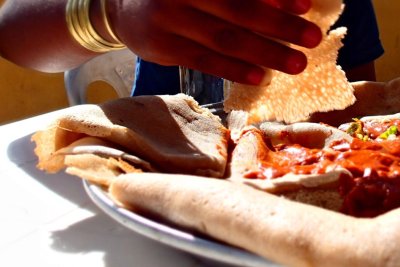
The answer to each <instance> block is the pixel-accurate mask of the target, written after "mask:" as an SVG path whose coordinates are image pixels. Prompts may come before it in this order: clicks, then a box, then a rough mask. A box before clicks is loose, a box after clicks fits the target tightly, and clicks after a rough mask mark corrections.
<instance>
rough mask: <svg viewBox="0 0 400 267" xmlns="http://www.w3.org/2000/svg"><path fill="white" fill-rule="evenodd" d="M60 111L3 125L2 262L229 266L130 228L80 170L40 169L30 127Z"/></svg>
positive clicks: (41, 124) (0, 166) (0, 138)
mask: <svg viewBox="0 0 400 267" xmlns="http://www.w3.org/2000/svg"><path fill="white" fill-rule="evenodd" d="M58 112H59V111H58ZM58 112H52V113H48V114H44V115H41V116H37V117H33V118H30V119H26V120H21V121H18V122H15V123H11V124H6V125H3V126H0V146H1V153H0V160H1V164H0V174H1V176H0V177H1V178H0V181H1V191H0V212H1V213H0V266H40V267H47V266H57V267H61V266H69V267H71V266H73V267H77V266H85V267H90V266H107V267H120V266H121V267H125V266H138V267H168V266H171V267H177V266H179V267H189V266H190V267H201V266H227V265H224V264H219V263H216V262H211V261H209V260H206V259H203V258H200V257H196V256H193V255H191V254H189V253H186V252H183V251H180V250H177V249H175V248H171V247H169V246H167V245H163V244H160V243H158V242H156V241H154V240H151V239H148V238H146V237H143V236H141V235H139V234H137V233H135V232H133V231H131V230H129V229H127V228H125V227H124V226H122V225H120V224H119V223H118V222H116V221H114V220H113V219H111V218H110V217H109V216H108V215H106V214H105V213H103V212H102V211H100V210H99V208H98V207H97V206H95V205H94V204H93V203H92V201H91V200H90V199H89V197H88V196H87V194H86V192H85V191H84V188H83V186H82V181H81V180H80V179H79V178H77V177H73V176H69V175H67V174H65V173H64V172H60V173H58V174H53V175H50V174H46V173H44V172H41V171H39V170H37V169H36V167H35V166H36V163H37V159H36V156H35V155H34V153H33V148H34V144H33V143H32V142H31V141H30V138H31V135H32V133H33V132H35V131H36V130H38V129H41V128H43V127H45V126H46V125H47V124H48V123H49V122H50V121H51V120H52V119H53V118H54V117H55V115H56V114H57V113H58Z"/></svg>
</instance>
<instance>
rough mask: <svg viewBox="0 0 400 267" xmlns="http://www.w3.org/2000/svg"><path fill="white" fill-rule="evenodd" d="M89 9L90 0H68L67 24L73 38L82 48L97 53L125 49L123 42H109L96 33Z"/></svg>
mask: <svg viewBox="0 0 400 267" xmlns="http://www.w3.org/2000/svg"><path fill="white" fill-rule="evenodd" d="M89 7H90V0H68V2H67V5H66V22H67V26H68V30H69V32H70V33H71V35H72V37H73V38H74V39H75V40H76V41H77V42H78V43H79V44H80V45H81V46H83V47H85V48H86V49H88V50H90V51H93V52H96V53H104V52H109V51H113V50H120V49H123V48H125V45H123V44H122V43H121V42H117V43H112V42H109V41H107V40H105V39H104V38H103V37H101V36H100V35H99V34H98V33H97V32H96V30H95V29H94V27H93V25H92V23H91V21H90V17H89ZM107 31H108V30H107Z"/></svg>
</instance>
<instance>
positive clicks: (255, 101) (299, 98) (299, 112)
mask: <svg viewBox="0 0 400 267" xmlns="http://www.w3.org/2000/svg"><path fill="white" fill-rule="evenodd" d="M342 8H343V5H342V1H341V0H334V1H327V0H314V1H313V7H312V9H311V11H310V12H309V13H307V14H306V15H305V17H306V18H308V19H309V20H311V21H313V22H315V23H316V24H318V25H319V26H320V27H321V29H322V30H323V33H324V37H323V40H322V42H321V44H320V45H319V46H318V47H316V48H313V49H305V48H302V47H297V46H293V45H292V46H293V47H295V48H296V49H299V50H301V51H303V52H304V53H305V54H306V56H307V59H308V65H307V68H306V69H305V70H304V71H303V72H302V73H300V74H298V75H289V74H285V73H282V72H278V71H272V80H271V83H270V84H269V85H267V86H247V85H242V84H238V83H226V84H227V85H230V86H229V88H228V89H227V92H226V95H225V101H224V109H225V111H227V112H229V111H232V110H243V111H247V112H249V120H248V123H249V124H250V123H254V122H260V121H268V120H276V121H285V122H288V123H291V122H296V121H301V120H306V119H307V118H308V117H309V115H310V114H312V113H314V112H317V111H320V112H325V111H330V110H340V109H344V108H346V107H347V106H349V105H351V104H353V103H354V101H355V97H354V95H353V88H352V86H351V85H350V84H349V82H348V80H347V78H346V75H345V73H344V71H343V70H342V69H341V67H340V66H337V65H336V60H337V55H338V50H339V49H340V48H341V47H342V42H341V40H342V38H343V37H344V35H345V34H346V29H345V28H338V29H334V30H331V31H329V32H328V29H329V27H330V26H331V25H333V23H334V22H335V21H336V20H337V18H338V17H339V15H340V14H341V12H342Z"/></svg>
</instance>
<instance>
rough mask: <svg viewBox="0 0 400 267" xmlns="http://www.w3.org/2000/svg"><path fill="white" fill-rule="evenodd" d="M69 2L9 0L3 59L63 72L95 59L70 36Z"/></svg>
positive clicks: (0, 18)
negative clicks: (68, 21)
mask: <svg viewBox="0 0 400 267" xmlns="http://www.w3.org/2000/svg"><path fill="white" fill-rule="evenodd" d="M66 2H67V1H66V0H35V1H32V0H7V1H6V2H5V3H4V5H3V6H2V7H1V9H0V40H1V42H0V54H1V55H2V57H4V58H6V59H8V60H10V61H12V62H14V63H16V64H18V65H21V66H24V67H28V68H33V69H36V70H40V71H45V72H62V71H64V70H66V69H70V68H73V67H76V66H78V65H80V64H81V63H83V62H84V61H86V60H88V59H90V58H91V57H94V56H96V55H97V54H96V53H93V52H91V51H89V50H87V49H85V48H83V47H82V46H80V45H79V44H78V43H77V42H76V41H75V40H74V39H73V38H72V36H71V34H70V33H69V31H68V28H67V25H66V19H65V9H66ZM94 2H98V1H94Z"/></svg>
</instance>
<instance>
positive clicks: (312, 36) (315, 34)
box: [301, 26, 322, 48]
mask: <svg viewBox="0 0 400 267" xmlns="http://www.w3.org/2000/svg"><path fill="white" fill-rule="evenodd" d="M301 38H302V39H301V41H302V44H303V45H304V46H305V47H307V48H314V47H316V46H318V45H319V43H320V42H321V40H322V32H321V29H320V28H318V27H317V26H309V27H307V28H306V29H305V30H304V31H303V35H302V36H301Z"/></svg>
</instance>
